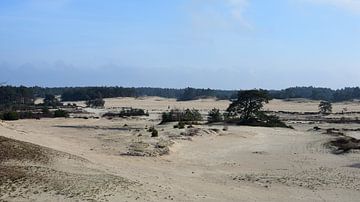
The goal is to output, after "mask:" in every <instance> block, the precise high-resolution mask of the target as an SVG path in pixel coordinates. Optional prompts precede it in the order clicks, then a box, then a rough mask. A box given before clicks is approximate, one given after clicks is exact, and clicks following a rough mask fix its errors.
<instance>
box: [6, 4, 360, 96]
mask: <svg viewBox="0 0 360 202" xmlns="http://www.w3.org/2000/svg"><path fill="white" fill-rule="evenodd" d="M359 70H360V1H359V0H268V1H264V0H104V1H100V0H1V1H0V81H6V82H7V83H8V84H12V85H21V84H23V85H41V86H73V85H76V86H86V85H122V86H158V87H178V88H180V87H187V86H194V87H204V88H207V87H210V88H223V89H239V88H242V89H244V88H272V89H279V88H286V87H290V86H310V85H313V86H322V87H331V88H341V87H345V86H359V85H360V84H359V81H360V71H359Z"/></svg>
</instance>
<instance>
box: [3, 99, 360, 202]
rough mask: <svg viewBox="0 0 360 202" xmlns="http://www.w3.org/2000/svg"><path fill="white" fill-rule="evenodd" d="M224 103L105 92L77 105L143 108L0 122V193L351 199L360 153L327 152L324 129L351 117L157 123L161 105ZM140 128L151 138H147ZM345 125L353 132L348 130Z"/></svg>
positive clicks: (357, 185) (65, 197)
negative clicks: (100, 102) (99, 101)
mask: <svg viewBox="0 0 360 202" xmlns="http://www.w3.org/2000/svg"><path fill="white" fill-rule="evenodd" d="M228 104H229V103H228V102H227V101H215V100H211V99H208V100H198V101H190V102H176V101H175V100H171V99H164V98H157V97H150V98H141V99H134V98H116V99H107V100H106V109H105V110H94V109H92V110H90V109H87V110H88V111H89V112H91V113H94V115H96V116H98V115H101V113H104V112H105V111H112V110H116V109H117V108H118V107H135V108H142V109H146V110H148V111H149V113H150V116H149V117H136V118H134V117H133V118H113V119H105V118H100V119H79V118H76V119H75V118H68V119H62V118H61V119H41V120H20V121H15V122H2V123H0V168H1V169H0V174H1V176H0V201H1V200H3V201H76V200H78V201H89V200H90V201H358V200H359V198H360V169H359V166H358V164H359V163H360V153H359V152H358V151H351V152H349V153H346V154H341V155H336V154H334V153H333V152H332V151H331V148H329V147H327V143H328V142H329V141H330V140H333V139H334V138H336V137H335V136H334V134H326V132H325V131H326V129H327V128H330V127H332V128H339V129H341V131H343V129H344V128H347V129H356V128H360V124H356V123H351V124H330V123H320V122H319V123H316V122H314V123H305V122H300V121H293V122H292V126H293V127H294V128H295V129H284V128H260V127H246V126H229V128H228V130H227V131H223V130H222V129H223V125H210V126H209V125H199V126H195V127H194V128H186V129H174V128H173V125H174V124H165V125H158V123H159V122H160V113H161V112H163V111H165V110H168V108H169V107H170V108H179V109H183V108H196V109H200V110H201V112H202V113H203V114H206V112H207V111H208V110H210V109H212V108H214V107H216V108H220V109H223V110H224V109H226V107H227V106H228ZM317 105H318V102H314V101H304V100H302V101H286V102H285V101H279V100H274V101H272V102H271V103H269V104H268V105H267V106H266V109H268V110H271V111H289V112H305V111H306V112H314V111H317ZM345 107H346V108H348V111H360V105H359V104H358V103H355V102H350V103H339V104H336V105H334V110H335V112H340V111H341V110H342V109H343V108H345ZM294 116H297V115H294ZM339 116H340V115H339ZM352 116H356V114H355V115H352ZM295 118H296V117H295ZM150 126H155V128H156V129H157V130H158V131H159V137H156V138H151V137H150V135H151V134H150V133H149V132H147V129H148V128H149V127H150ZM314 126H318V127H319V128H321V129H320V130H314V129H313V128H314ZM344 131H345V130H344ZM346 133H349V135H351V136H353V137H356V136H357V132H356V130H351V131H349V132H346Z"/></svg>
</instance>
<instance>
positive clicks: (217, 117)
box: [208, 108, 224, 123]
mask: <svg viewBox="0 0 360 202" xmlns="http://www.w3.org/2000/svg"><path fill="white" fill-rule="evenodd" d="M223 120H224V118H223V115H222V114H221V113H220V110H219V109H216V108H214V109H212V110H210V111H209V113H208V122H209V123H216V122H221V121H223Z"/></svg>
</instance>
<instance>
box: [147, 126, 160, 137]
mask: <svg viewBox="0 0 360 202" xmlns="http://www.w3.org/2000/svg"><path fill="white" fill-rule="evenodd" d="M148 132H150V133H151V137H158V136H159V132H158V131H157V130H156V129H155V127H154V126H152V127H150V128H149V130H148Z"/></svg>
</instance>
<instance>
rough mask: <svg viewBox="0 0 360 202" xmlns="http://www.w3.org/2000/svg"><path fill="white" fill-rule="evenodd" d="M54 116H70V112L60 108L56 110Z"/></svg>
mask: <svg viewBox="0 0 360 202" xmlns="http://www.w3.org/2000/svg"><path fill="white" fill-rule="evenodd" d="M54 117H55V118H59V117H65V118H67V117H69V113H68V112H67V111H65V110H62V109H58V110H56V111H55V112H54Z"/></svg>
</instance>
